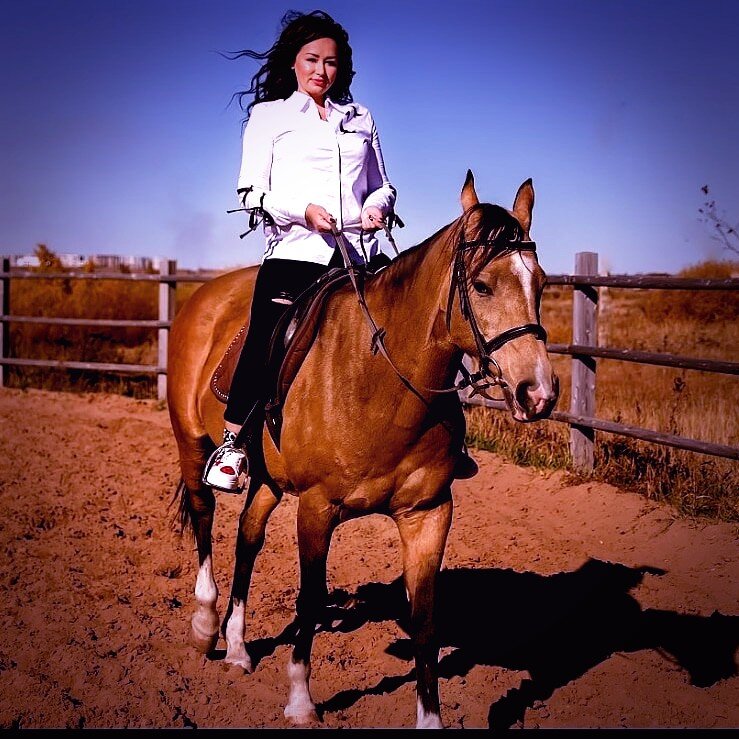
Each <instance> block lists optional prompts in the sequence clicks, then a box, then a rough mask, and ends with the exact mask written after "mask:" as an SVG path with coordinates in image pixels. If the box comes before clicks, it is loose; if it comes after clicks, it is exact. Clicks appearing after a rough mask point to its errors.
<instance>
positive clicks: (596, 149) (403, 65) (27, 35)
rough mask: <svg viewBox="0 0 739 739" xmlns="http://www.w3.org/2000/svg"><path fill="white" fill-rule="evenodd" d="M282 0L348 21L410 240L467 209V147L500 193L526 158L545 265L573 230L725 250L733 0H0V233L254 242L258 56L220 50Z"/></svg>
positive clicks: (734, 163) (591, 242)
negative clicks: (244, 169) (244, 138)
mask: <svg viewBox="0 0 739 739" xmlns="http://www.w3.org/2000/svg"><path fill="white" fill-rule="evenodd" d="M289 9H295V10H304V11H310V10H314V9H322V10H326V11H327V12H329V13H331V15H333V17H334V18H335V19H336V20H337V21H339V22H340V23H341V24H342V25H344V26H345V28H346V29H347V30H348V32H349V36H350V43H351V45H352V48H353V51H354V62H355V69H356V71H357V74H356V76H355V81H354V83H353V86H352V92H353V94H354V98H355V100H357V101H358V102H361V103H364V104H365V105H367V106H368V107H369V108H370V109H371V110H372V112H373V115H374V117H375V120H376V122H377V125H378V129H379V132H380V138H381V141H382V146H383V152H384V155H385V161H386V164H387V169H388V173H389V175H390V179H391V181H392V182H393V184H394V185H395V186H396V187H397V190H398V202H397V212H398V214H399V215H400V216H401V218H403V220H404V221H405V222H406V227H405V228H404V229H397V230H396V232H395V236H396V239H397V241H398V243H399V245H400V246H401V248H405V247H409V246H411V245H413V244H415V243H418V242H419V241H421V240H422V239H424V238H425V237H426V236H428V235H430V234H431V233H433V232H434V231H435V230H436V229H438V228H439V227H440V226H443V225H444V224H446V223H448V222H450V221H451V220H453V219H454V218H456V217H457V216H458V215H459V213H460V205H459V191H460V189H461V186H462V183H463V181H464V176H465V173H466V171H467V169H468V168H470V169H472V171H473V172H474V174H475V180H476V185H477V190H478V194H479V195H480V198H481V199H482V200H485V201H489V202H496V203H500V204H502V205H505V206H508V207H510V205H511V204H512V199H513V196H514V194H515V192H516V189H517V188H518V186H519V185H520V184H521V183H522V182H523V181H524V180H525V179H526V178H528V177H531V178H532V179H533V182H534V188H535V191H536V205H535V208H534V217H533V225H532V238H534V239H536V240H537V242H538V244H539V258H540V261H541V263H542V265H543V266H544V268H545V270H546V271H548V272H550V273H562V272H571V271H572V267H573V262H574V254H575V253H576V252H578V251H597V252H599V254H600V259H601V266H602V267H606V268H608V269H610V270H611V271H612V272H614V273H634V272H644V271H660V272H675V271H677V270H679V269H681V268H683V267H685V266H687V265H690V264H694V263H696V262H699V261H701V260H703V259H706V258H719V259H720V258H728V257H729V256H731V255H730V254H728V253H727V252H726V250H725V249H722V248H721V246H720V245H719V244H718V243H717V242H716V241H714V240H712V239H711V238H710V234H709V232H708V230H707V228H706V227H705V226H704V225H702V224H701V223H700V222H699V220H698V219H699V213H698V208H699V207H700V206H701V204H702V202H703V196H702V193H701V192H700V188H701V186H702V185H705V184H707V185H709V187H710V188H711V194H712V195H713V196H714V197H715V198H716V200H717V202H718V203H719V206H720V208H721V209H724V210H725V211H726V215H727V217H729V219H730V220H732V219H733V220H739V142H738V136H739V51H738V50H737V49H738V48H739V2H737V0H618V1H616V0H459V1H457V2H451V1H448V2H444V3H441V2H420V1H419V2H404V1H403V0H372V1H371V2H369V3H362V2H356V1H354V0H353V1H346V2H339V1H338V0H328V1H327V2H323V3H321V4H318V3H312V2H311V3H305V2H302V1H301V2H292V3H290V2H288V3H287V4H285V5H283V4H281V3H275V2H271V1H265V0H261V1H260V2H256V1H254V0H238V1H236V0H233V1H232V0H210V1H209V2H206V0H201V1H198V2H196V1H194V0H2V14H1V16H0V19H1V20H0V81H1V83H2V84H1V86H0V89H1V90H2V106H1V107H0V142H1V148H0V254H28V253H31V252H32V251H33V249H34V247H35V245H36V244H37V243H40V242H41V243H46V244H47V245H48V246H49V248H51V249H53V250H54V251H56V252H59V253H61V252H72V253H79V254H86V255H87V254H96V253H97V254H122V255H139V256H165V257H169V258H176V259H177V260H178V263H179V264H180V266H182V267H207V268H228V267H235V266H239V265H243V264H254V263H257V262H258V261H259V259H260V257H261V252H262V244H263V241H262V236H261V234H252V235H250V236H248V237H246V238H245V239H243V240H241V239H239V234H240V233H242V232H243V231H244V230H246V216H245V215H244V214H241V213H239V214H227V213H226V211H227V210H228V209H230V208H233V207H235V205H236V194H235V187H236V177H237V174H238V167H239V161H240V156H241V143H240V142H241V121H242V119H243V117H244V114H243V112H242V111H241V110H240V109H239V107H238V105H237V104H235V103H231V97H232V95H233V94H234V93H236V92H238V91H239V90H242V89H245V88H246V87H247V86H248V82H249V80H250V78H251V76H252V75H253V74H254V72H255V71H256V70H257V63H256V62H253V61H251V60H244V59H241V60H238V61H232V60H228V59H225V58H224V57H223V56H222V55H221V54H220V53H219V52H223V53H227V52H231V51H235V50H239V49H244V48H251V49H257V50H260V51H261V50H265V49H266V48H268V47H269V46H270V45H271V44H272V42H273V41H274V39H275V38H276V35H277V33H278V31H279V22H280V19H281V17H282V15H283V13H284V12H285V11H286V10H289ZM387 250H388V252H389V253H390V250H389V247H388V248H387Z"/></svg>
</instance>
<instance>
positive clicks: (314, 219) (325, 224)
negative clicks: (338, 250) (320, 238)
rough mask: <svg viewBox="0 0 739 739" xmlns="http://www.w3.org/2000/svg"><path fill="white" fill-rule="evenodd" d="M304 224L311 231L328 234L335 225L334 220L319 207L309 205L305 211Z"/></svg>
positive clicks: (312, 204)
mask: <svg viewBox="0 0 739 739" xmlns="http://www.w3.org/2000/svg"><path fill="white" fill-rule="evenodd" d="M305 222H306V223H307V224H308V228H310V229H311V231H322V232H324V233H330V231H331V227H332V226H335V225H336V219H335V218H334V217H333V216H332V215H331V214H330V213H329V212H328V211H327V210H326V209H325V208H322V207H321V206H320V205H315V204H314V203H311V204H310V205H309V206H308V207H307V208H306V209H305Z"/></svg>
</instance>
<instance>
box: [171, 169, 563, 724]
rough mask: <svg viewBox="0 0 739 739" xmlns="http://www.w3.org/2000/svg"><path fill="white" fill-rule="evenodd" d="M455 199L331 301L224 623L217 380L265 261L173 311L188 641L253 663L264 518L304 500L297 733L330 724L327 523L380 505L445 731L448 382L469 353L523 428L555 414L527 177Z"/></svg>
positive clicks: (454, 411) (266, 442)
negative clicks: (321, 691)
mask: <svg viewBox="0 0 739 739" xmlns="http://www.w3.org/2000/svg"><path fill="white" fill-rule="evenodd" d="M460 201H461V206H462V214H461V216H459V217H458V218H457V219H455V220H454V221H452V222H451V223H449V224H447V225H446V226H444V227H442V228H441V229H439V230H438V231H437V232H436V233H435V234H433V235H432V236H430V237H429V238H427V239H426V240H425V241H423V242H421V243H419V244H417V245H416V246H414V247H411V248H409V249H407V250H404V251H402V252H401V253H400V254H399V255H398V256H397V257H395V259H393V260H392V261H391V263H390V264H389V265H388V266H385V267H384V268H382V269H381V270H379V271H377V272H376V273H374V274H369V273H368V274H366V275H365V276H364V279H363V280H362V292H361V296H360V297H361V300H358V296H357V293H356V283H354V284H353V285H350V284H348V283H345V284H344V285H340V286H339V287H338V288H337V289H336V290H335V292H333V293H332V294H331V295H329V296H328V298H327V299H326V301H325V304H324V306H323V308H322V310H323V313H322V316H321V321H320V325H319V328H318V330H317V333H316V336H315V339H314V341H313V343H312V345H311V346H310V349H309V350H308V351H307V353H306V354H305V357H304V359H303V362H302V365H301V366H300V368H299V370H298V371H297V374H295V377H294V379H293V381H292V384H291V386H290V388H289V390H288V392H287V395H286V397H285V400H284V405H283V408H282V413H283V425H282V429H281V436H280V439H279V441H280V443H279V448H278V445H277V444H276V443H275V440H274V438H273V437H272V436H271V435H270V433H268V428H267V425H266V424H265V426H264V428H263V433H262V438H261V452H262V454H261V457H260V458H259V459H257V460H255V461H253V462H252V465H251V471H250V472H251V476H250V480H249V484H248V486H247V489H246V495H245V502H244V508H243V510H242V512H241V514H240V518H239V524H238V531H237V536H236V539H237V540H236V552H235V568H234V575H233V580H232V586H231V593H230V599H229V603H228V607H227V612H226V615H225V618H224V620H223V622H222V623H221V622H220V619H219V615H218V610H217V599H218V589H217V587H216V582H215V579H214V576H213V560H212V554H213V551H212V540H211V530H212V525H213V520H214V513H215V497H214V493H213V491H212V490H211V489H210V488H209V487H207V486H205V485H204V484H203V482H202V479H201V478H202V471H203V467H204V465H205V463H206V460H207V459H208V456H209V455H210V453H211V452H212V450H213V449H214V447H215V444H216V440H217V439H219V438H220V434H221V431H222V428H223V412H224V405H223V403H222V402H221V401H219V400H218V399H217V398H216V396H215V395H214V393H213V392H211V391H210V389H209V383H210V380H211V377H212V375H213V372H214V370H215V369H216V367H217V366H218V364H219V361H220V360H221V358H222V357H223V355H224V351H225V350H226V348H227V346H228V344H229V342H230V341H231V339H232V338H233V337H234V335H235V334H236V333H237V332H238V330H239V328H240V327H241V326H243V323H244V321H245V319H246V317H247V316H248V309H249V303H250V300H251V296H252V294H253V286H254V278H255V275H256V269H257V268H255V267H250V268H244V269H240V270H235V271H233V272H230V273H226V274H224V275H221V276H219V277H217V278H215V279H213V280H211V281H209V282H207V283H205V284H204V285H202V286H201V287H200V288H198V290H196V292H195V293H194V294H193V295H192V296H191V297H190V298H189V300H188V301H187V302H186V303H185V304H184V305H183V307H182V308H181V309H180V311H179V312H178V313H177V315H176V316H175V318H174V320H173V322H172V326H171V337H170V344H169V364H168V367H169V377H168V384H167V400H168V408H169V414H170V420H171V425H172V429H173V432H174V436H175V439H176V442H177V446H178V450H179V462H180V469H181V473H182V476H181V480H180V483H179V485H178V487H177V492H176V493H175V499H174V500H176V501H178V515H179V519H180V522H181V523H182V525H183V530H189V529H190V528H191V529H192V532H193V533H194V536H195V540H196V544H197V552H198V565H199V569H198V574H197V578H196V582H195V592H194V594H195V601H196V604H195V609H194V612H193V615H192V618H191V640H192V644H193V645H194V646H195V647H196V648H197V649H198V650H199V651H200V652H202V653H207V652H210V651H212V650H213V649H214V648H215V645H216V644H217V640H218V638H219V633H220V634H221V635H222V636H223V638H224V639H225V643H226V656H225V661H226V662H227V663H229V664H231V665H236V666H238V667H240V668H242V669H243V670H244V671H245V672H247V673H248V672H251V671H252V662H251V659H250V656H249V654H248V652H247V650H246V645H245V631H246V602H247V597H248V592H249V584H250V580H251V575H252V570H253V567H254V563H255V559H256V557H257V555H258V554H259V552H260V551H261V549H262V547H263V545H264V541H265V527H266V525H267V521H268V519H269V516H270V514H271V513H272V511H273V510H274V509H275V507H276V506H277V505H278V503H279V502H280V500H281V498H282V496H283V494H284V493H288V494H291V495H296V496H298V505H297V537H298V553H299V561H300V584H299V591H298V596H297V599H296V613H295V620H294V622H293V629H292V650H291V654H290V657H289V662H288V670H287V671H288V677H289V692H288V698H287V703H286V706H285V708H284V714H285V717H286V718H287V719H288V720H290V721H291V722H292V723H293V724H295V725H298V726H301V725H307V724H312V723H314V722H316V721H319V720H320V719H319V717H318V715H317V711H316V706H315V704H314V702H313V699H312V698H311V693H310V684H309V681H310V673H311V666H310V658H311V649H312V644H313V637H314V633H315V631H316V628H317V626H318V625H319V624H320V623H321V618H322V616H323V615H324V611H325V607H326V604H327V602H328V595H329V593H328V586H327V577H326V573H327V558H328V553H329V547H330V544H331V537H332V534H333V532H334V531H335V529H336V527H337V526H338V525H340V524H341V523H343V522H345V521H347V520H350V519H354V518H356V517H359V516H365V515H368V514H372V513H377V514H381V515H385V516H389V517H390V518H391V519H392V520H393V521H394V522H395V524H396V526H397V529H398V532H399V537H400V544H401V552H402V568H403V578H404V582H405V587H406V593H407V597H408V606H409V621H408V622H409V631H410V636H411V639H412V642H413V645H414V654H415V666H416V695H417V699H416V727H417V728H441V727H443V723H442V718H441V713H440V703H439V688H438V660H439V647H438V644H437V641H436V637H435V631H434V602H435V593H436V584H437V577H438V573H439V571H440V569H441V565H442V559H443V555H444V549H445V545H446V540H447V533H448V531H449V528H450V524H451V521H452V512H453V499H452V483H453V481H454V479H455V465H456V461H457V459H458V458H459V453H460V449H461V448H462V446H463V444H464V437H465V417H464V411H463V406H462V402H461V400H460V397H459V392H458V391H457V388H458V387H459V386H460V384H461V383H459V382H458V383H457V384H456V385H455V384H454V383H455V378H457V377H459V376H460V375H459V373H460V372H461V371H462V368H463V366H464V365H463V362H462V359H463V358H464V356H465V355H468V356H469V357H471V358H473V359H474V360H475V361H476V366H477V367H478V371H477V372H474V373H470V372H469V371H467V373H466V375H467V382H468V384H470V385H471V386H472V387H473V392H481V393H483V394H485V391H486V389H489V388H490V387H491V386H498V387H499V388H501V389H502V390H503V395H504V397H505V399H506V402H507V406H508V408H509V410H510V412H511V414H512V415H513V418H515V419H516V420H518V421H521V422H530V421H536V420H538V419H542V418H545V417H547V416H548V415H549V414H550V412H551V410H552V409H553V407H554V405H555V404H556V400H557V397H558V380H557V377H556V375H555V373H554V371H553V369H552V366H551V364H550V361H549V357H548V354H547V349H546V332H545V331H544V329H543V327H542V326H541V322H540V313H539V307H540V301H541V294H542V291H543V288H544V284H545V280H546V277H545V273H544V271H543V269H542V268H541V266H540V265H539V263H538V260H537V256H536V251H535V243H534V242H533V241H531V240H530V237H529V230H530V225H531V215H532V209H533V204H534V189H533V184H532V181H531V179H528V180H526V181H525V182H524V183H523V184H522V185H521V186H520V187H519V188H518V191H517V193H516V195H515V198H514V202H513V207H512V209H511V210H508V209H506V208H505V207H503V206H500V205H495V204H491V203H481V202H480V201H479V199H478V196H477V193H476V191H475V186H474V177H473V175H472V172H471V171H468V172H467V177H466V179H465V182H464V185H463V187H462V190H461V194H460ZM358 303H359V304H360V305H363V306H364V308H365V309H366V311H365V313H364V315H363V311H362V310H360V306H359V305H358ZM368 317H369V318H371V320H368ZM377 325H379V326H381V327H382V329H381V330H379V331H375V330H374V329H375V328H376V326H377ZM378 340H379V342H380V343H381V349H382V351H377V348H378V346H377V345H378Z"/></svg>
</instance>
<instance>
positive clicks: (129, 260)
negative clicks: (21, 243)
mask: <svg viewBox="0 0 739 739" xmlns="http://www.w3.org/2000/svg"><path fill="white" fill-rule="evenodd" d="M57 256H58V257H59V261H60V262H61V263H62V266H63V267H65V268H67V269H81V268H82V267H84V266H85V264H87V263H88V262H90V263H92V265H93V266H94V267H97V268H99V269H102V270H109V271H111V272H118V271H119V270H120V269H121V268H125V269H126V270H128V271H130V272H151V271H158V270H159V262H160V260H159V259H156V258H155V259H152V258H151V257H136V256H120V255H118V254H92V255H87V256H86V255H84V254H57ZM10 264H11V265H12V266H13V267H39V266H40V265H39V260H38V257H37V256H36V255H35V254H23V255H16V256H11V257H10Z"/></svg>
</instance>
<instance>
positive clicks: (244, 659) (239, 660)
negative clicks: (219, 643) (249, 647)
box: [223, 652, 254, 675]
mask: <svg viewBox="0 0 739 739" xmlns="http://www.w3.org/2000/svg"><path fill="white" fill-rule="evenodd" d="M223 661H224V662H225V664H227V665H231V666H232V667H239V668H240V669H242V670H243V671H244V672H246V673H247V674H249V675H250V674H251V673H252V672H254V668H253V667H252V664H251V659H250V658H249V655H248V654H246V652H244V654H243V655H241V654H239V655H233V656H232V657H230V656H229V655H228V654H226V656H225V657H224V659H223Z"/></svg>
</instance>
